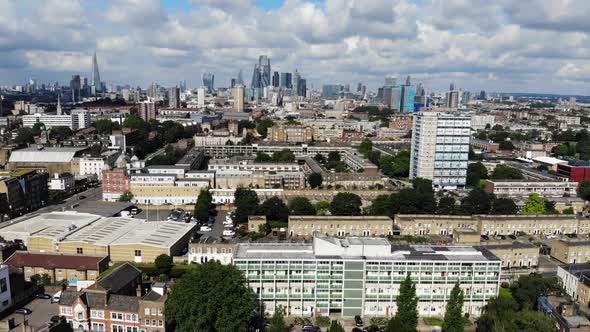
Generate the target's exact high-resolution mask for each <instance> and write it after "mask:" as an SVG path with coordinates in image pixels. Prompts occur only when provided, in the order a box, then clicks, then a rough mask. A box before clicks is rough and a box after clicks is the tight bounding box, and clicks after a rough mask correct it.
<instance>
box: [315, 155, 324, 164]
mask: <svg viewBox="0 0 590 332" xmlns="http://www.w3.org/2000/svg"><path fill="white" fill-rule="evenodd" d="M313 159H314V160H315V161H317V162H318V163H320V164H324V163H325V162H326V157H324V155H323V154H321V153H317V154H316V155H315V156H313Z"/></svg>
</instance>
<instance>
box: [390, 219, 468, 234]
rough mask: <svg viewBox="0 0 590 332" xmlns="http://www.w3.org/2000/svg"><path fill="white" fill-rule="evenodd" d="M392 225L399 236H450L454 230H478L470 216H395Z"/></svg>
mask: <svg viewBox="0 0 590 332" xmlns="http://www.w3.org/2000/svg"><path fill="white" fill-rule="evenodd" d="M394 224H395V226H396V228H397V229H399V230H400V234H401V235H418V236H422V235H452V234H453V232H454V230H455V229H472V230H478V228H479V225H478V221H477V220H474V219H473V217H471V216H454V215H436V214H396V215H395V217H394Z"/></svg>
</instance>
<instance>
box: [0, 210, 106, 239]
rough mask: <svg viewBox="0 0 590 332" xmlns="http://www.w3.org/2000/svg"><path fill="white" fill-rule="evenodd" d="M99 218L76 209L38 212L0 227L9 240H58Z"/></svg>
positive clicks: (1, 232) (0, 232) (0, 230)
mask: <svg viewBox="0 0 590 332" xmlns="http://www.w3.org/2000/svg"><path fill="white" fill-rule="evenodd" d="M99 218H100V216H98V215H95V214H90V213H80V212H76V211H65V212H50V213H43V214H36V215H33V216H32V217H30V218H27V219H17V220H11V221H10V223H11V224H9V225H7V226H5V227H3V228H2V229H0V234H2V237H3V238H4V239H5V240H7V241H14V240H17V239H18V240H22V241H23V242H26V241H27V239H28V238H29V237H31V236H40V237H47V238H51V239H54V240H58V239H60V238H62V237H65V236H66V235H68V234H70V233H72V232H75V231H76V230H78V229H80V228H82V227H84V226H86V225H88V224H90V223H92V222H94V221H96V220H98V219H99Z"/></svg>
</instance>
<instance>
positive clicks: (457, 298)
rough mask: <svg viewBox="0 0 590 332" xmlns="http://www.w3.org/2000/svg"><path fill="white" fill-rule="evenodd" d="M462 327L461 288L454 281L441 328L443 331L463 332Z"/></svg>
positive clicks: (463, 326) (463, 327)
mask: <svg viewBox="0 0 590 332" xmlns="http://www.w3.org/2000/svg"><path fill="white" fill-rule="evenodd" d="M464 329H465V320H464V318H463V290H462V289H461V287H460V286H459V283H456V284H455V287H453V290H451V296H450V297H449V302H447V308H446V310H445V317H444V322H443V326H442V330H443V332H463V331H464Z"/></svg>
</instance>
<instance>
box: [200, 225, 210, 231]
mask: <svg viewBox="0 0 590 332" xmlns="http://www.w3.org/2000/svg"><path fill="white" fill-rule="evenodd" d="M199 230H200V231H201V232H211V227H209V226H206V225H205V226H201V228H200V229H199Z"/></svg>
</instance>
